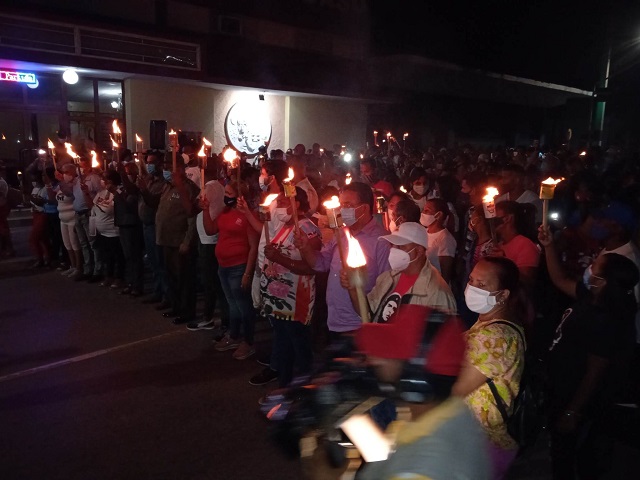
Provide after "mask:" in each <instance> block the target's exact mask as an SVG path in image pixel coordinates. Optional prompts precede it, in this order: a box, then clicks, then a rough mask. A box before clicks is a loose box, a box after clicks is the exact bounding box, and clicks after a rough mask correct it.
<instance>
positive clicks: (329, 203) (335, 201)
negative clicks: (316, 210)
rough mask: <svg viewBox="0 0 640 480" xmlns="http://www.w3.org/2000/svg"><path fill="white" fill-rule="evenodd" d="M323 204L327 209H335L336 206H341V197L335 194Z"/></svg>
mask: <svg viewBox="0 0 640 480" xmlns="http://www.w3.org/2000/svg"><path fill="white" fill-rule="evenodd" d="M322 205H324V208H326V209H329V210H334V209H336V208H340V199H339V198H338V197H336V196H335V195H334V196H333V197H331V200H327V201H326V202H324V203H323V204H322Z"/></svg>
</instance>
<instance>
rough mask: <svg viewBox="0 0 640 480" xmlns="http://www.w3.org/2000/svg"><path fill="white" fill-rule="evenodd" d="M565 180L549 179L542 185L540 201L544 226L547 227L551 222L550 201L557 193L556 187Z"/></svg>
mask: <svg viewBox="0 0 640 480" xmlns="http://www.w3.org/2000/svg"><path fill="white" fill-rule="evenodd" d="M562 180H564V178H558V179H557V180H555V179H553V178H551V177H549V178H547V179H546V180H545V181H543V182H542V183H541V184H540V200H542V226H544V227H545V228H546V227H547V225H548V223H549V221H548V218H547V217H548V216H549V200H551V199H552V198H553V195H554V193H555V191H556V186H557V185H558V184H559V183H560V182H561V181H562Z"/></svg>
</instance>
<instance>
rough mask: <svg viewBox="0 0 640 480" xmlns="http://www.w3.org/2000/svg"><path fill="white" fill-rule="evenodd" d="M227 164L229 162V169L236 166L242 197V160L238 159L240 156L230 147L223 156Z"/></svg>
mask: <svg viewBox="0 0 640 480" xmlns="http://www.w3.org/2000/svg"><path fill="white" fill-rule="evenodd" d="M222 157H223V158H224V161H225V162H229V168H233V166H234V164H235V165H236V168H237V169H238V171H237V181H238V196H240V173H241V172H240V159H239V158H238V154H237V153H236V151H235V150H234V149H233V148H231V147H229V148H227V149H226V150H225V151H224V153H223V154H222Z"/></svg>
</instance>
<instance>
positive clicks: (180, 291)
mask: <svg viewBox="0 0 640 480" xmlns="http://www.w3.org/2000/svg"><path fill="white" fill-rule="evenodd" d="M162 253H163V257H164V271H165V275H166V283H167V300H168V301H169V303H170V304H171V308H172V309H173V311H174V312H175V313H177V314H178V315H180V316H181V317H184V318H189V319H191V318H195V316H196V299H197V292H196V263H197V256H196V254H195V251H194V249H193V248H192V249H190V251H189V252H187V253H185V254H181V253H180V250H179V248H178V247H167V246H164V245H163V247H162Z"/></svg>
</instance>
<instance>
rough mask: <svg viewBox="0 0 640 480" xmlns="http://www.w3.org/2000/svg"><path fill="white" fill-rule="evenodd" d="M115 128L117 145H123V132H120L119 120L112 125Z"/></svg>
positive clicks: (114, 135) (114, 133) (114, 134)
mask: <svg viewBox="0 0 640 480" xmlns="http://www.w3.org/2000/svg"><path fill="white" fill-rule="evenodd" d="M112 126H113V137H114V138H115V139H116V143H117V144H118V145H121V144H122V131H120V127H119V126H118V120H114V121H113V123H112Z"/></svg>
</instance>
